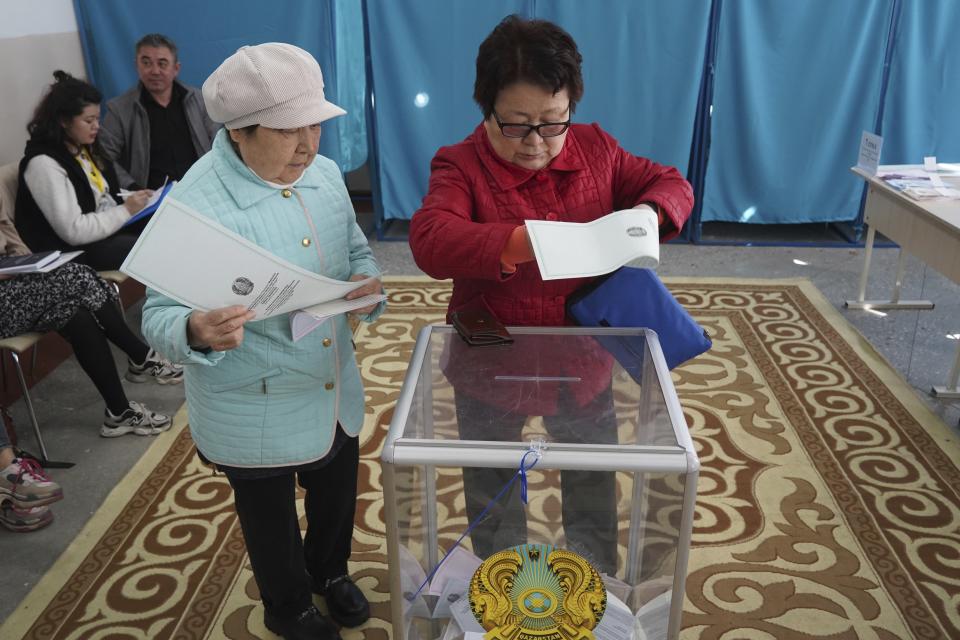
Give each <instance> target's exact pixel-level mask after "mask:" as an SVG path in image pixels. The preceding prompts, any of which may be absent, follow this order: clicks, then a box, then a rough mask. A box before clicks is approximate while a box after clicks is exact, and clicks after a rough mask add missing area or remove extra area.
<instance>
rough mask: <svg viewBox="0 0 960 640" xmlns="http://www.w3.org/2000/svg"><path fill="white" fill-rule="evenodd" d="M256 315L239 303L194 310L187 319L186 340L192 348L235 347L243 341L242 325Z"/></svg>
mask: <svg viewBox="0 0 960 640" xmlns="http://www.w3.org/2000/svg"><path fill="white" fill-rule="evenodd" d="M256 315H257V314H256V312H254V311H247V308H246V307H244V306H243V305H239V304H237V305H233V306H232V307H221V308H219V309H213V310H211V311H196V310H194V311H193V312H192V313H191V314H190V319H189V320H188V321H187V342H188V343H189V344H190V346H191V347H192V348H194V349H206V348H210V349H213V350H214V351H229V350H230V349H236V348H237V347H239V346H240V343H241V342H243V325H245V324H246V323H247V322H248V321H250V320H253V318H254V316H256Z"/></svg>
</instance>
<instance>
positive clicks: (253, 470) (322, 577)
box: [143, 43, 382, 639]
mask: <svg viewBox="0 0 960 640" xmlns="http://www.w3.org/2000/svg"><path fill="white" fill-rule="evenodd" d="M203 96H204V100H205V102H206V107H207V111H208V113H209V114H210V116H211V117H212V118H213V119H214V120H215V121H217V122H222V123H224V125H225V129H224V130H221V131H220V132H219V133H218V134H217V136H216V138H215V140H214V143H213V148H212V150H211V151H210V153H208V154H206V155H204V156H203V157H202V158H200V159H199V160H198V161H197V163H196V164H195V165H194V166H193V167H192V168H191V169H190V170H189V171H188V172H187V174H186V175H185V176H184V178H183V180H182V181H181V182H180V183H179V184H178V185H177V186H176V187H175V189H174V190H173V191H172V192H171V194H170V197H172V198H175V199H177V200H179V201H181V202H183V203H186V204H187V205H189V206H190V207H192V208H193V209H195V210H197V211H198V212H200V213H202V214H203V215H207V216H209V217H210V218H212V219H213V220H215V221H216V222H218V223H219V224H221V225H223V226H225V227H226V228H228V229H230V230H232V231H235V232H237V233H239V234H240V235H242V236H243V237H245V238H247V239H248V240H250V241H252V242H254V243H256V244H257V245H258V246H260V247H262V248H263V249H266V250H267V251H270V252H271V253H273V254H275V255H277V256H279V257H280V258H283V259H284V260H287V261H289V262H292V263H294V264H296V265H298V266H300V267H303V268H305V269H309V270H311V271H314V272H316V273H319V274H321V275H324V276H327V277H330V278H336V279H338V280H360V279H366V278H368V277H371V276H373V277H374V278H375V279H374V280H373V281H372V282H371V283H369V284H367V285H365V286H363V287H361V288H360V289H358V290H356V291H354V292H352V293H351V294H349V295H348V296H347V297H350V298H355V297H359V296H362V295H366V294H368V293H374V292H379V291H380V281H379V275H380V272H379V269H378V267H377V263H376V261H375V260H374V257H373V255H372V253H371V251H370V247H369V246H368V245H367V241H366V238H365V237H364V234H363V232H362V231H361V230H360V228H359V227H358V225H357V223H356V219H355V214H354V211H353V207H352V205H351V203H350V198H349V196H348V194H347V191H346V189H345V187H344V184H343V179H342V176H341V175H340V172H339V170H338V168H337V167H336V165H335V164H334V163H333V162H331V161H330V160H328V159H327V158H324V157H322V156H319V155H317V149H318V145H319V139H320V123H321V122H322V121H324V120H326V119H328V118H332V117H334V116H338V115H342V114H344V113H345V112H344V111H343V110H342V109H341V108H340V107H337V106H336V105H334V104H332V103H331V102H329V101H327V100H325V98H324V95H323V78H322V75H321V71H320V67H319V65H318V64H317V62H316V60H314V59H313V57H312V56H311V55H310V54H309V53H307V52H306V51H303V50H302V49H299V48H297V47H294V46H292V45H288V44H280V43H268V44H262V45H257V46H253V47H243V48H241V49H240V50H238V51H237V52H236V53H235V54H234V55H232V56H230V57H229V58H227V60H226V61H224V62H223V64H221V65H220V67H219V68H218V69H217V70H216V71H214V72H213V74H212V75H211V76H210V78H208V79H207V81H206V82H205V83H204V85H203ZM171 252H172V256H173V257H174V259H175V256H176V247H171ZM210 258H211V259H212V260H216V256H211V257H210ZM381 306H382V304H381V305H376V306H373V307H367V308H365V309H360V310H358V312H357V313H359V314H360V316H361V319H363V320H367V321H371V320H373V319H375V318H376V316H377V315H379V313H380V312H381V308H380V307H381ZM143 332H144V335H145V336H146V338H147V340H148V341H149V342H150V344H151V345H153V346H154V348H156V349H157V350H159V351H161V352H162V353H164V354H166V355H167V356H168V357H170V358H171V359H173V360H174V361H176V362H181V363H183V364H185V365H187V366H186V367H185V383H186V392H187V405H188V409H189V413H190V429H191V434H192V435H193V438H194V440H195V441H196V444H197V448H198V450H199V451H200V453H201V455H202V456H203V457H204V458H206V459H207V460H208V461H210V462H212V463H214V464H215V465H216V466H217V467H218V468H219V469H221V470H222V471H223V472H224V474H225V475H226V476H227V478H228V480H229V481H230V484H231V486H232V487H233V490H234V496H235V503H236V509H237V514H238V516H239V519H240V525H241V527H242V529H243V535H244V540H245V541H246V545H247V551H248V553H249V555H250V561H251V564H252V566H253V572H254V576H255V577H256V580H257V584H258V586H259V588H260V595H261V598H262V600H263V603H264V609H265V611H264V622H265V624H266V626H267V628H268V629H270V630H271V631H273V632H275V633H277V634H279V635H281V636H283V637H284V638H291V639H299V638H339V637H340V636H339V632H338V630H337V627H336V626H335V625H334V624H333V623H332V622H331V621H330V620H329V619H328V618H326V617H325V616H322V615H321V614H320V613H319V611H318V610H317V609H316V608H315V607H314V606H313V605H312V596H311V593H310V592H311V591H313V592H314V593H318V594H320V595H323V596H324V597H325V599H326V603H327V607H328V609H329V611H330V616H331V617H332V618H333V620H334V621H335V622H337V623H338V624H340V625H341V626H357V625H360V624H363V623H364V622H365V621H366V620H367V618H368V617H369V604H368V602H367V600H366V598H365V596H364V595H363V593H362V592H361V591H360V589H359V588H358V587H357V586H356V585H355V584H354V583H353V582H352V581H351V579H350V577H349V575H348V573H347V560H348V558H349V556H350V543H351V540H352V534H353V518H354V513H355V509H356V494H357V491H356V489H357V472H358V465H359V446H358V435H359V433H360V429H361V427H362V425H363V417H364V395H363V387H362V385H361V381H360V374H359V371H358V370H357V365H356V361H355V357H354V352H353V344H352V341H351V332H350V327H349V324H348V321H347V319H346V318H345V317H344V316H343V315H340V316H336V317H335V318H333V319H331V320H328V321H327V322H326V323H324V324H322V325H321V326H320V327H318V328H317V329H315V330H314V331H313V332H311V333H310V334H308V335H307V336H305V337H304V338H302V339H301V340H299V341H296V342H294V340H293V339H292V337H291V332H290V324H289V321H288V319H287V318H286V317H283V316H279V317H273V318H268V319H265V320H257V319H256V318H255V317H253V314H252V312H248V311H247V310H246V309H245V308H244V307H242V306H235V307H227V308H223V309H215V310H212V311H209V312H205V313H204V312H200V311H195V310H191V309H189V308H187V307H184V306H182V305H180V304H178V303H177V302H175V301H173V300H171V299H170V298H167V297H165V296H163V295H160V294H158V293H157V292H155V291H152V290H149V291H148V292H147V302H146V305H145V306H144V311H143ZM295 481H299V484H300V485H301V486H302V487H303V488H304V489H305V490H306V494H305V511H306V517H307V531H306V537H305V538H301V534H300V527H299V522H298V517H297V511H296V506H295V499H294V494H295Z"/></svg>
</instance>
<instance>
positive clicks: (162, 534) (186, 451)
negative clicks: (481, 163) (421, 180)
mask: <svg viewBox="0 0 960 640" xmlns="http://www.w3.org/2000/svg"><path fill="white" fill-rule="evenodd" d="M669 284H670V286H671V288H672V289H673V291H674V292H675V293H676V294H677V296H678V297H679V298H680V299H681V301H682V302H683V303H684V304H686V305H687V306H688V307H689V308H690V309H691V310H692V311H693V313H694V314H695V315H696V317H697V318H698V320H699V321H700V322H701V323H702V324H703V325H704V326H705V327H706V328H707V329H708V331H709V332H710V334H711V337H712V338H713V341H714V348H713V350H712V351H711V352H709V353H708V354H706V355H704V356H701V357H700V358H698V359H697V360H695V361H693V362H691V363H688V364H687V365H685V366H683V367H681V368H680V369H678V370H677V371H675V372H674V381H675V382H676V385H677V389H678V392H679V395H680V400H681V402H682V404H683V407H684V412H685V414H686V417H687V421H688V423H689V424H690V428H691V430H692V433H693V435H694V437H695V441H696V443H697V446H698V447H699V453H700V457H701V461H702V463H703V469H702V470H701V473H700V483H699V499H698V503H697V517H696V522H695V529H694V548H693V550H692V552H691V556H690V567H689V576H688V579H687V593H686V602H685V607H684V618H683V627H684V628H683V632H682V636H681V637H682V638H684V639H685V640H687V639H693V638H699V639H703V640H712V639H717V640H721V639H723V640H729V639H732V638H757V639H778V640H783V639H792V638H831V639H847V638H849V639H854V638H867V639H869V638H875V639H878V640H893V639H895V638H896V639H903V638H924V639H926V638H930V639H934V638H937V639H939V638H960V472H958V467H957V462H958V461H960V445H958V443H957V442H956V439H955V438H953V437H951V434H950V432H949V430H948V429H947V427H946V426H945V425H944V424H943V423H942V422H941V421H940V420H939V419H938V418H936V417H935V416H934V415H933V414H931V413H930V412H929V411H928V410H926V408H925V407H924V406H923V404H922V403H921V402H920V400H919V399H918V398H917V397H916V396H915V394H914V392H913V391H912V390H911V389H910V388H909V387H907V386H906V385H905V383H904V382H903V381H902V380H901V379H900V378H899V377H898V375H897V374H896V373H895V372H894V371H893V370H892V369H891V368H890V366H889V365H888V364H887V363H886V362H885V361H884V360H883V359H882V358H881V357H880V356H879V355H878V354H877V353H876V352H875V351H874V349H873V348H872V347H871V346H870V345H869V344H868V343H867V342H866V341H865V340H864V339H863V338H862V337H861V336H860V335H859V334H858V333H856V332H855V330H853V329H852V328H851V327H850V326H849V325H848V324H847V323H846V322H845V321H844V320H843V319H842V317H840V315H839V314H838V313H837V312H836V311H835V310H834V309H833V307H832V306H831V305H830V304H829V303H828V302H827V301H826V300H824V299H823V297H822V296H821V295H820V293H819V292H818V291H817V290H816V289H815V288H814V287H813V286H812V285H810V284H809V283H808V282H806V281H800V280H785V281H780V280H755V281H742V280H737V281H734V280H727V279H705V278H698V279H683V280H678V279H674V280H670V281H669ZM387 285H388V288H389V290H390V310H389V312H388V313H387V314H386V315H385V316H384V317H383V318H382V319H381V320H380V321H379V322H377V323H375V324H373V325H370V326H366V325H362V326H360V327H359V328H358V330H357V346H358V354H359V358H360V362H361V364H362V370H363V375H364V378H365V381H366V389H367V396H368V399H369V404H368V411H367V424H366V427H365V429H364V431H363V435H362V445H361V447H362V448H361V455H362V458H363V460H362V463H361V478H360V487H361V488H360V503H359V512H358V517H357V526H356V537H355V541H354V554H353V561H354V562H353V566H352V567H351V568H352V571H353V575H354V576H355V577H356V578H357V582H358V584H359V585H360V586H361V587H362V588H363V589H364V591H365V592H366V593H367V594H368V595H369V596H370V598H371V601H372V603H373V616H374V618H373V619H372V620H371V621H370V622H369V623H368V624H367V625H366V626H365V627H364V628H362V629H360V630H353V631H345V632H344V637H345V638H361V637H364V638H370V639H371V640H372V639H378V638H389V637H390V625H389V622H388V617H389V606H388V598H389V594H388V591H387V581H386V575H387V567H386V564H385V550H384V537H383V504H382V493H381V489H380V465H379V462H378V460H379V449H380V446H381V443H382V440H383V436H384V434H385V430H386V426H387V425H388V424H389V422H390V417H391V415H392V406H393V402H394V399H395V398H396V395H397V393H398V391H399V388H400V385H401V382H402V380H403V376H404V373H405V369H406V362H407V361H408V359H409V357H410V353H411V349H412V346H413V343H414V339H415V336H416V334H417V331H418V330H419V328H420V327H421V326H423V325H424V324H426V323H432V322H438V321H442V318H443V309H444V307H445V304H446V300H447V297H448V294H449V288H448V285H447V284H446V283H437V282H433V281H429V280H425V279H418V278H412V277H410V278H393V279H390V280H388V283H387ZM176 425H177V426H176V427H175V428H174V429H172V430H171V431H170V432H168V433H167V434H164V435H163V436H162V437H159V438H157V441H156V442H155V443H154V444H153V446H152V447H151V449H150V450H149V451H148V452H147V454H146V455H145V456H144V458H143V459H142V460H141V461H140V462H139V463H138V465H137V466H136V467H135V468H134V469H133V470H132V471H131V472H130V475H129V476H128V477H127V479H126V480H125V481H124V482H122V483H120V485H119V486H118V488H117V489H116V490H115V491H114V492H113V493H112V494H111V495H110V496H109V498H108V499H107V501H106V502H105V504H104V505H103V507H102V508H101V509H100V511H99V512H98V513H97V514H96V515H95V516H94V517H93V518H92V519H91V521H90V523H89V524H88V526H87V527H86V528H85V529H84V531H83V532H82V533H81V534H80V535H79V536H78V537H77V539H76V540H75V541H74V543H73V544H72V546H71V547H70V548H69V549H68V550H67V551H66V552H65V553H64V555H63V556H62V557H61V558H60V559H59V560H58V561H57V563H56V564H55V566H54V567H53V568H52V569H51V571H50V572H49V573H48V574H47V576H46V577H45V578H44V579H43V580H42V581H41V583H40V584H39V585H38V586H37V587H36V589H34V591H33V592H32V593H31V594H30V595H29V597H28V598H27V599H26V600H25V601H24V602H23V603H22V604H21V606H20V607H19V608H18V610H17V611H16V612H15V613H14V615H12V616H11V617H10V618H9V619H8V620H7V621H6V622H5V624H4V625H3V627H2V628H0V638H4V639H5V640H15V639H19V638H57V639H66V638H78V639H87V638H147V639H151V640H152V639H156V638H232V639H246V638H269V637H272V636H271V634H270V633H269V632H267V631H266V630H265V629H264V627H263V620H262V609H261V608H260V607H259V606H258V601H257V590H256V585H255V583H254V580H253V577H252V574H251V572H250V569H249V565H248V562H247V561H246V558H245V555H244V548H243V542H242V538H241V535H240V530H239V527H238V525H237V522H236V518H235V516H234V514H233V510H232V506H231V493H230V490H229V487H228V485H227V483H226V481H225V480H224V478H223V477H222V476H213V475H211V473H210V472H209V471H208V470H207V469H206V468H205V467H203V466H202V465H200V464H199V462H198V460H197V458H196V456H195V455H194V449H193V445H192V442H191V440H190V437H189V433H188V430H187V429H185V426H186V415H185V413H184V412H183V411H181V413H180V414H179V415H178V417H177V422H176Z"/></svg>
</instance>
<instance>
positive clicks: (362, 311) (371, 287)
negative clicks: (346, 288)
mask: <svg viewBox="0 0 960 640" xmlns="http://www.w3.org/2000/svg"><path fill="white" fill-rule="evenodd" d="M370 277H372V276H368V275H364V274H362V273H355V274H354V275H352V276H350V282H356V281H357V280H366V279H367V278H370ZM382 291H383V284H382V283H381V282H380V278H374V279H373V280H371V281H370V282H368V283H367V284H365V285H363V286H362V287H357V288H356V289H354V290H353V291H351V292H350V293H348V294H347V295H345V296H343V297H344V298H345V299H347V300H353V299H355V298H362V297H363V296H368V295H370V294H372V293H381V292H382ZM377 304H378V303H376V302H375V303H373V304H371V305H370V306H368V307H361V308H359V309H354V310H353V311H351V312H350V313H353V314H356V315H359V316H362V315H366V314H368V313H370V312H371V311H373V310H374V309H376V308H377Z"/></svg>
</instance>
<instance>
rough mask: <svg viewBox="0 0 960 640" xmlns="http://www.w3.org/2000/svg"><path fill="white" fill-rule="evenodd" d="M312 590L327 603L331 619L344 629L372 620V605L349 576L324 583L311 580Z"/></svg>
mask: <svg viewBox="0 0 960 640" xmlns="http://www.w3.org/2000/svg"><path fill="white" fill-rule="evenodd" d="M310 588H311V589H312V590H313V592H314V593H316V594H319V595H321V596H323V597H324V598H325V599H326V601H327V609H329V610H330V617H331V618H333V619H334V620H335V621H336V622H337V623H338V624H339V625H340V626H342V627H359V626H360V625H362V624H363V623H364V622H366V621H367V620H369V619H370V603H369V602H368V601H367V597H366V596H365V595H363V592H362V591H360V587H358V586H357V585H355V584H353V580H351V579H350V576H348V575H342V576H339V577H337V578H331V579H329V580H325V581H323V582H321V581H319V580H315V579H313V578H311V579H310Z"/></svg>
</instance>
